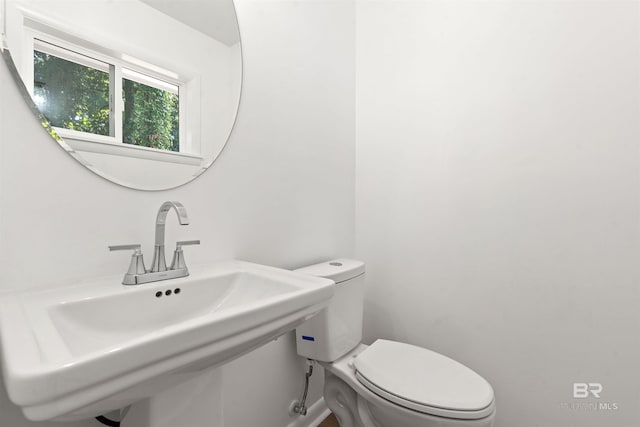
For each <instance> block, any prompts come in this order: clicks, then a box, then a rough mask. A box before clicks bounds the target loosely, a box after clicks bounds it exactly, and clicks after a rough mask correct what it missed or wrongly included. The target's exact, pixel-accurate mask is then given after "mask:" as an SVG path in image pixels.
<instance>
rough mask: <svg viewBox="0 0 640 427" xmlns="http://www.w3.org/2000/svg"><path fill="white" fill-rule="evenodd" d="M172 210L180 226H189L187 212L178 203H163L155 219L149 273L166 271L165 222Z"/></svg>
mask: <svg viewBox="0 0 640 427" xmlns="http://www.w3.org/2000/svg"><path fill="white" fill-rule="evenodd" d="M171 209H173V210H174V211H176V215H177V216H178V222H180V225H189V216H188V215H187V210H186V209H185V207H184V206H182V203H180V202H164V203H163V204H162V206H160V209H158V216H157V217H156V246H155V249H154V251H153V262H152V263H151V271H152V272H157V271H166V270H167V262H166V260H165V256H164V234H165V230H164V229H165V224H166V222H167V213H169V211H170V210H171Z"/></svg>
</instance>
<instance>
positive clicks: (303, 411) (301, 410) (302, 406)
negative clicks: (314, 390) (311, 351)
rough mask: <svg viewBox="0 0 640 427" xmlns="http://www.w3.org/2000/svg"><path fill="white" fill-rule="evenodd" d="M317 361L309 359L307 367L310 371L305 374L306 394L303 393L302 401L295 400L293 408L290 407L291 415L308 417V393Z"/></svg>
mask: <svg viewBox="0 0 640 427" xmlns="http://www.w3.org/2000/svg"><path fill="white" fill-rule="evenodd" d="M315 363H316V362H315V361H314V360H312V359H307V366H308V367H309V370H308V371H307V372H306V373H305V374H304V392H303V393H302V399H300V400H294V401H293V402H291V406H290V407H289V413H290V414H291V415H293V414H298V415H307V406H306V402H307V393H308V392H309V378H311V375H313V365H315Z"/></svg>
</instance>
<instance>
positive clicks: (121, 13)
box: [2, 0, 242, 190]
mask: <svg viewBox="0 0 640 427" xmlns="http://www.w3.org/2000/svg"><path fill="white" fill-rule="evenodd" d="M2 6H3V9H2V11H3V15H4V18H3V27H4V28H3V36H4V37H3V46H4V49H3V56H4V57H5V59H8V60H10V61H11V64H10V65H11V68H12V69H13V70H14V76H15V77H16V81H17V82H18V83H19V85H20V86H21V88H22V89H23V90H24V91H25V92H26V94H28V96H26V99H28V100H29V102H30V103H31V104H32V107H33V108H32V109H33V110H34V112H36V116H37V118H38V120H40V122H41V123H42V124H43V126H44V127H45V128H46V129H47V130H48V131H49V134H50V135H51V136H52V140H53V141H54V142H55V143H56V144H59V145H60V146H61V147H62V148H63V149H65V150H66V151H67V153H69V154H70V155H72V156H73V157H74V158H75V159H76V160H78V161H79V162H80V163H82V164H83V165H84V166H86V167H87V168H88V169H90V170H91V171H93V172H95V173H97V174H98V175H100V176H102V177H104V178H106V179H108V180H110V181H112V182H115V183H117V184H120V185H123V186H126V187H130V188H135V189H140V190H165V189H170V188H174V187H178V186H180V185H183V184H185V183H187V182H189V181H191V180H193V179H194V178H196V177H197V176H199V175H200V174H202V173H203V172H204V171H205V170H206V169H207V168H208V167H209V166H211V164H212V163H213V162H214V161H215V159H216V158H217V157H218V155H219V154H220V152H221V151H222V149H223V148H224V146H225V144H226V142H227V140H228V138H229V135H230V133H231V130H232V128H233V125H234V123H235V119H236V114H237V112H238V106H239V103H240V89H241V84H242V53H241V46H240V33H239V29H238V22H237V18H236V12H235V8H234V5H233V0H84V1H77V0H46V1H42V0H4V3H3V5H2Z"/></svg>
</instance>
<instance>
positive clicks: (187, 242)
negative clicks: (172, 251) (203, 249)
mask: <svg viewBox="0 0 640 427" xmlns="http://www.w3.org/2000/svg"><path fill="white" fill-rule="evenodd" d="M199 244H200V240H182V241H180V242H176V250H178V249H181V248H182V247H183V246H188V245H199Z"/></svg>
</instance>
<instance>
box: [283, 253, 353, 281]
mask: <svg viewBox="0 0 640 427" xmlns="http://www.w3.org/2000/svg"><path fill="white" fill-rule="evenodd" d="M295 271H297V272H298V273H302V274H308V275H310V276H317V277H324V278H326V279H331V280H333V281H334V282H336V283H340V282H344V281H345V280H349V279H353V278H354V277H357V276H359V275H361V274H362V273H364V262H362V261H358V260H355V259H348V258H338V259H334V260H331V261H325V262H321V263H320V264H314V265H310V266H308V267H302V268H299V269H297V270H295Z"/></svg>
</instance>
